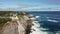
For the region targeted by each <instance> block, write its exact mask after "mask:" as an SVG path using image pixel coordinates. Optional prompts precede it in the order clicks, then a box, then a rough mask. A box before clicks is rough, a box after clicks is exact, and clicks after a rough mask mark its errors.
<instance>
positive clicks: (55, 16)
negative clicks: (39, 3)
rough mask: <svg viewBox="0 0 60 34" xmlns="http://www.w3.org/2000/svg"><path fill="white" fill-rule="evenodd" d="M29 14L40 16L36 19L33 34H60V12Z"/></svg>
mask: <svg viewBox="0 0 60 34" xmlns="http://www.w3.org/2000/svg"><path fill="white" fill-rule="evenodd" d="M28 13H29V14H33V15H35V16H39V18H37V19H35V20H34V22H35V24H34V26H33V27H34V29H35V31H32V33H31V34H60V11H31V12H28Z"/></svg>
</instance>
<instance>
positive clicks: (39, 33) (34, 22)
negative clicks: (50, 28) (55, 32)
mask: <svg viewBox="0 0 60 34" xmlns="http://www.w3.org/2000/svg"><path fill="white" fill-rule="evenodd" d="M32 23H33V24H34V25H33V26H32V30H31V31H32V33H30V34H47V32H43V31H41V29H40V28H39V27H40V24H39V23H38V21H33V22H32ZM33 29H34V30H35V31H33Z"/></svg>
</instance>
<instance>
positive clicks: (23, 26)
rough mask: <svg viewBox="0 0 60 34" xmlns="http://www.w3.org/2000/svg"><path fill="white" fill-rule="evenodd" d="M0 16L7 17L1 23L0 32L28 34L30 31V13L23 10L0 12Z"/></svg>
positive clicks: (0, 33) (3, 33)
mask: <svg viewBox="0 0 60 34" xmlns="http://www.w3.org/2000/svg"><path fill="white" fill-rule="evenodd" d="M0 18H2V19H6V18H9V19H6V20H7V21H6V22H5V23H3V24H2V25H3V26H2V29H1V30H0V34H30V32H31V27H32V20H31V19H30V18H31V16H30V14H27V13H25V12H0ZM0 24H1V23H0Z"/></svg>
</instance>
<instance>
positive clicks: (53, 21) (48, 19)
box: [47, 19, 59, 22]
mask: <svg viewBox="0 0 60 34" xmlns="http://www.w3.org/2000/svg"><path fill="white" fill-rule="evenodd" d="M47 21H50V22H59V21H56V20H51V19H48V20H47Z"/></svg>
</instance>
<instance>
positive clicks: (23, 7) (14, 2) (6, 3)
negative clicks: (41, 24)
mask: <svg viewBox="0 0 60 34" xmlns="http://www.w3.org/2000/svg"><path fill="white" fill-rule="evenodd" d="M0 10H8V11H9V10H14V11H41V10H43V11H45V10H49V11H50V10H60V0H0Z"/></svg>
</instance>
